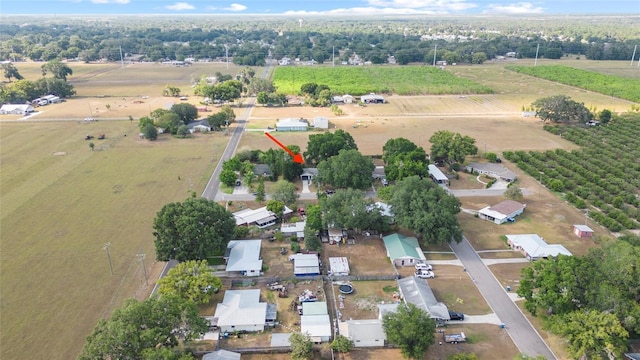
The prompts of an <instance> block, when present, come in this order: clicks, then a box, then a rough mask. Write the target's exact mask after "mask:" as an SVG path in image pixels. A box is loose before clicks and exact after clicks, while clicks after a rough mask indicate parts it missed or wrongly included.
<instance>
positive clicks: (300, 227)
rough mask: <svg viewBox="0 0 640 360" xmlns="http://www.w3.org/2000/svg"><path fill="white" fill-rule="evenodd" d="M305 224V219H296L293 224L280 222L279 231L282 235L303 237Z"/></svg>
mask: <svg viewBox="0 0 640 360" xmlns="http://www.w3.org/2000/svg"><path fill="white" fill-rule="evenodd" d="M306 225H307V222H306V221H298V222H295V223H293V224H282V225H281V226H280V232H281V233H282V235H284V236H296V237H297V238H298V239H302V238H304V227H305V226H306Z"/></svg>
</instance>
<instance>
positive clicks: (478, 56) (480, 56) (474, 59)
mask: <svg viewBox="0 0 640 360" xmlns="http://www.w3.org/2000/svg"><path fill="white" fill-rule="evenodd" d="M485 61H487V54H486V53H484V52H482V51H479V52H475V53H473V55H471V63H472V64H482V63H484V62H485Z"/></svg>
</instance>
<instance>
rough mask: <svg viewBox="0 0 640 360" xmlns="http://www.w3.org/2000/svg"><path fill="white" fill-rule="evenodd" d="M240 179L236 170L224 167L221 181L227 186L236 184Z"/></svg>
mask: <svg viewBox="0 0 640 360" xmlns="http://www.w3.org/2000/svg"><path fill="white" fill-rule="evenodd" d="M236 180H238V176H237V175H236V172H235V171H233V170H231V169H222V171H221V172H220V181H221V182H222V183H223V184H225V185H227V186H234V185H235V183H236Z"/></svg>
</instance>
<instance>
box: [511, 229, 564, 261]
mask: <svg viewBox="0 0 640 360" xmlns="http://www.w3.org/2000/svg"><path fill="white" fill-rule="evenodd" d="M507 244H509V246H511V248H512V249H514V250H518V251H520V252H521V253H522V255H524V256H525V257H526V258H527V259H529V260H531V261H533V260H538V259H548V258H555V257H557V256H558V255H565V256H571V255H572V254H571V252H570V251H569V250H567V249H566V248H565V247H564V246H562V245H560V244H547V242H546V241H544V239H543V238H541V237H540V236H539V235H537V234H522V235H507Z"/></svg>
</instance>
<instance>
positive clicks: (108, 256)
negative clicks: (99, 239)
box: [103, 243, 113, 275]
mask: <svg viewBox="0 0 640 360" xmlns="http://www.w3.org/2000/svg"><path fill="white" fill-rule="evenodd" d="M110 246H111V243H106V244H104V247H103V249H104V250H105V251H106V252H107V259H109V270H111V275H113V265H112V264H111V253H109V247H110Z"/></svg>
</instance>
